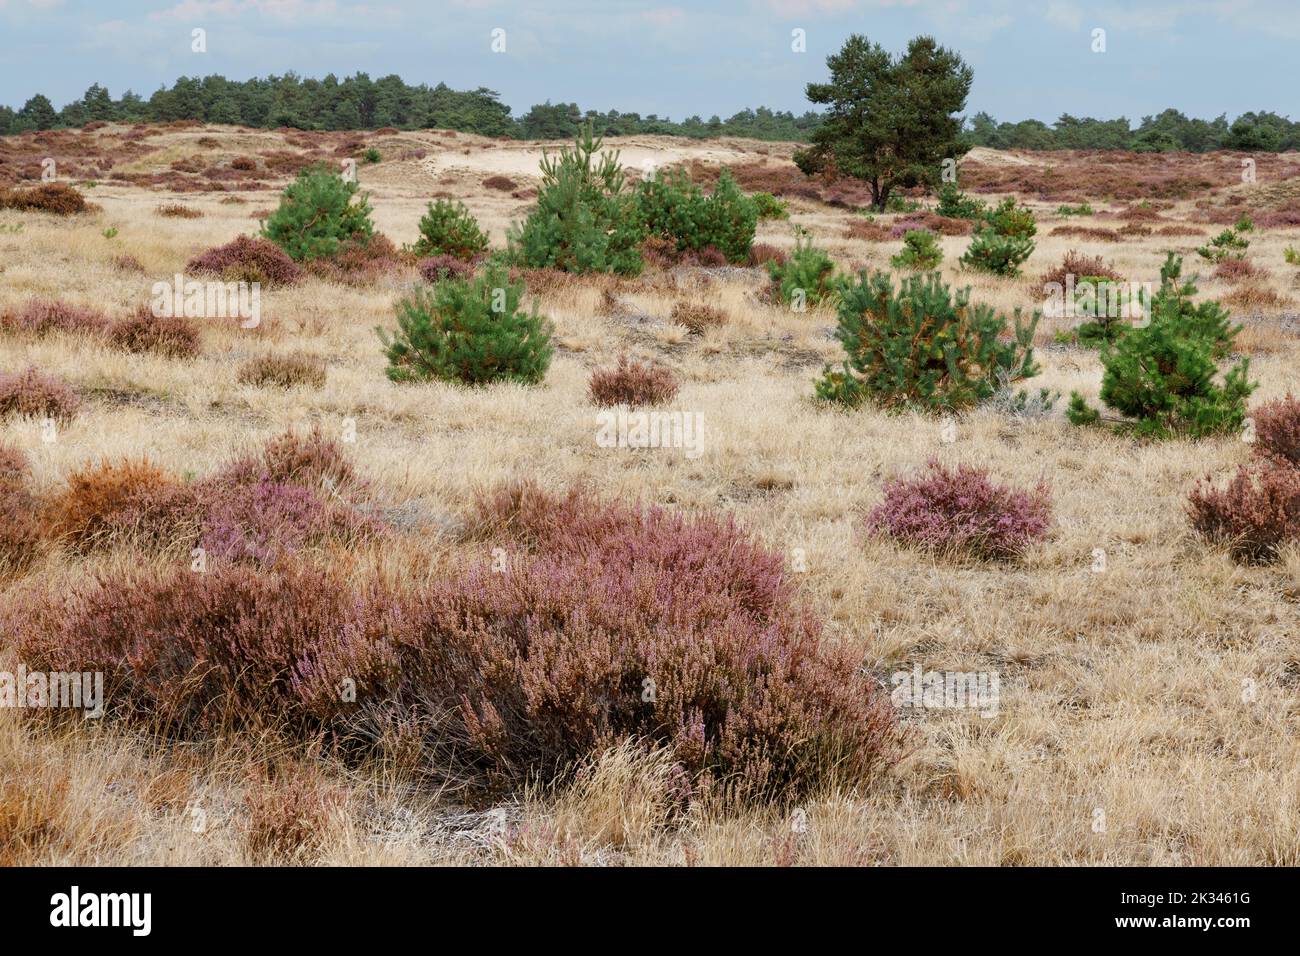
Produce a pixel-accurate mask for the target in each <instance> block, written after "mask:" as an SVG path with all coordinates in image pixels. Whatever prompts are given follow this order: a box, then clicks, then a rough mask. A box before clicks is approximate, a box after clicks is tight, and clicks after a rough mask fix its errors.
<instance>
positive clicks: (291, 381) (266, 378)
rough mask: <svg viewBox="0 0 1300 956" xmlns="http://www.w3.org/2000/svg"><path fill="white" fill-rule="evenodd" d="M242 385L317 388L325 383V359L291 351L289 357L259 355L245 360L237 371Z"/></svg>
mask: <svg viewBox="0 0 1300 956" xmlns="http://www.w3.org/2000/svg"><path fill="white" fill-rule="evenodd" d="M239 382H240V384H243V385H255V386H258V387H259V388H260V387H264V386H267V385H273V386H275V387H277V388H294V387H296V386H299V385H307V386H310V387H311V388H320V387H321V386H322V385H324V384H325V360H324V359H322V358H320V357H319V356H317V355H308V354H306V353H304V352H294V353H291V354H289V355H259V356H258V357H257V358H253V359H249V360H248V361H247V362H245V363H244V365H243V366H242V367H241V368H240V370H239Z"/></svg>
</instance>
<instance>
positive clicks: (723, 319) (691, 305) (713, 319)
mask: <svg viewBox="0 0 1300 956" xmlns="http://www.w3.org/2000/svg"><path fill="white" fill-rule="evenodd" d="M671 318H672V321H673V322H675V323H676V324H678V325H680V326H683V327H684V328H685V329H686V330H687V331H688V332H690V333H691V334H692V335H703V334H704V333H705V332H707V331H708V330H709V329H714V328H719V327H721V326H723V325H726V324H727V316H726V313H724V312H723V311H722V310H721V309H718V308H715V307H714V306H711V305H704V304H703V303H700V302H675V303H673V312H672V317H671Z"/></svg>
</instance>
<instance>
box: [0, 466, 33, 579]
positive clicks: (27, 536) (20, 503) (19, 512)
mask: <svg viewBox="0 0 1300 956" xmlns="http://www.w3.org/2000/svg"><path fill="white" fill-rule="evenodd" d="M30 478H31V476H30V472H29V470H28V467H27V458H26V456H25V455H23V453H22V452H20V451H18V450H17V449H15V448H10V447H9V446H7V445H0V578H2V577H3V576H4V575H6V574H10V573H14V572H19V571H23V570H26V569H27V568H28V567H30V566H31V564H32V562H34V561H35V560H36V557H37V554H38V553H39V551H40V545H41V524H40V522H39V520H38V519H37V516H36V499H35V496H34V495H33V494H32V491H31V487H30Z"/></svg>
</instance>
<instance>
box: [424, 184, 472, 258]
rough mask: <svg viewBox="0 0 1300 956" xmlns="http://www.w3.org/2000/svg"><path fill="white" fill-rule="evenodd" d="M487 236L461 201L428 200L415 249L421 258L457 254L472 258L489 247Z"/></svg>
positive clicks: (460, 256)
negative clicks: (429, 201)
mask: <svg viewBox="0 0 1300 956" xmlns="http://www.w3.org/2000/svg"><path fill="white" fill-rule="evenodd" d="M487 247H488V239H487V236H485V235H484V234H483V230H482V229H480V228H479V227H478V222H477V221H476V220H475V219H474V217H473V216H472V215H470V211H469V210H468V209H466V208H465V204H464V203H462V202H454V203H452V202H447V201H446V200H443V199H439V200H438V201H437V202H432V203H429V206H428V208H427V209H426V210H425V213H424V216H423V217H422V218H421V219H420V238H419V240H418V241H417V242H416V243H415V246H414V247H413V248H412V251H413V252H414V253H415V254H416V255H417V256H419V257H420V258H422V259H423V258H430V257H432V256H455V257H456V258H457V259H464V260H466V261H469V260H471V259H474V258H475V257H477V256H478V255H480V254H482V253H483V252H485V251H486V250H487Z"/></svg>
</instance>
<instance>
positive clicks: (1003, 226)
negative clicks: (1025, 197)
mask: <svg viewBox="0 0 1300 956" xmlns="http://www.w3.org/2000/svg"><path fill="white" fill-rule="evenodd" d="M984 221H985V222H986V223H988V228H990V229H992V230H993V232H995V233H996V234H997V235H999V236H1006V237H1008V238H1010V239H1032V238H1034V235H1035V234H1036V233H1037V232H1038V225H1037V223H1035V221H1034V214H1033V213H1032V212H1031V211H1030V210H1029V209H1027V208H1026V207H1024V206H1021V205H1018V204H1017V203H1016V198H1015V197H1014V196H1007V197H1006V198H1005V199H1003V200H1002V201H1001V202H1000V203H998V204H997V205H996V206H994V207H993V208H992V209H990V210H989V211H988V213H986V214H985V216H984Z"/></svg>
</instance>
